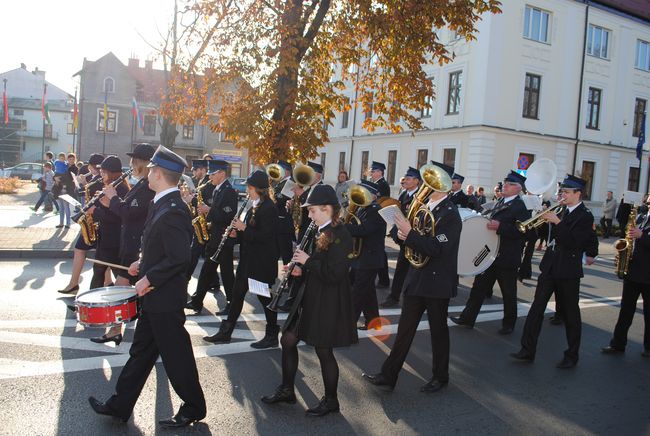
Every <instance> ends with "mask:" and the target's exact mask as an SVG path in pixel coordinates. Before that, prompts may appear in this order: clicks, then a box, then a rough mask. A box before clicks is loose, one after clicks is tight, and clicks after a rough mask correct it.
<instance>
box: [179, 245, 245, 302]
mask: <svg viewBox="0 0 650 436" xmlns="http://www.w3.org/2000/svg"><path fill="white" fill-rule="evenodd" d="M233 248H234V247H233V246H232V245H229V244H226V245H225V246H224V247H223V249H222V250H221V253H219V258H218V259H217V262H213V261H212V260H210V257H211V256H212V255H213V254H214V253H211V252H210V251H208V250H206V256H205V260H204V261H203V266H202V267H201V274H200V275H199V280H198V283H197V284H196V290H195V291H194V294H192V297H190V304H191V305H192V307H193V308H194V309H196V310H200V309H201V308H202V307H203V300H204V299H205V294H207V292H208V289H211V288H214V287H215V283H216V288H217V289H218V288H219V275H218V274H217V267H218V268H219V269H220V270H221V280H222V282H223V289H224V291H225V293H226V300H227V301H230V300H232V289H233V285H234V283H235V272H234V269H233Z"/></svg>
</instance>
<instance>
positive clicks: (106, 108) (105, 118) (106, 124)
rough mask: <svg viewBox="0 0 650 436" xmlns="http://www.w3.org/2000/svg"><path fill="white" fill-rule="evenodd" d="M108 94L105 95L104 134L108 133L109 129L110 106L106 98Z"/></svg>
mask: <svg viewBox="0 0 650 436" xmlns="http://www.w3.org/2000/svg"><path fill="white" fill-rule="evenodd" d="M107 97H108V93H106V92H105V93H104V133H106V128H107V127H108V104H107V103H106V98H107Z"/></svg>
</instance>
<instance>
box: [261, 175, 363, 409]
mask: <svg viewBox="0 0 650 436" xmlns="http://www.w3.org/2000/svg"><path fill="white" fill-rule="evenodd" d="M303 207H305V208H307V209H308V210H309V217H310V218H311V219H312V220H313V221H314V222H315V223H316V224H317V225H318V233H317V234H316V244H315V245H316V247H315V249H313V250H311V251H312V252H311V253H306V252H304V251H301V250H297V251H296V252H295V253H294V255H293V261H294V262H296V263H297V264H300V265H303V266H302V268H298V267H296V269H294V272H293V274H294V275H302V276H304V279H305V283H306V284H305V287H304V291H303V294H302V298H301V297H300V296H298V297H297V298H296V299H295V300H294V305H293V307H292V309H291V312H290V314H289V317H288V318H287V321H286V322H285V324H284V326H283V328H282V331H283V334H282V340H281V344H282V384H281V385H280V386H279V387H278V388H277V389H276V391H275V393H273V394H272V395H268V396H264V397H262V401H263V402H264V403H267V404H274V403H281V402H285V403H291V404H293V403H295V402H296V395H295V393H294V381H295V378H296V372H297V370H298V348H297V345H298V342H299V341H303V342H305V343H307V344H308V345H311V346H313V347H315V348H316V355H317V356H318V360H319V361H320V365H321V373H322V376H323V384H324V387H325V396H323V397H322V398H321V400H320V403H319V404H318V405H317V406H315V407H311V408H309V409H307V415H309V416H323V415H326V414H328V413H330V412H338V411H339V402H338V396H337V385H338V378H339V368H338V364H337V362H336V358H335V357H334V353H333V348H335V347H345V346H349V345H351V344H354V343H356V342H357V340H358V339H357V332H356V329H355V325H354V321H353V314H352V313H353V308H352V297H351V295H350V282H349V280H348V270H349V267H350V259H349V257H348V255H349V254H350V252H351V251H352V238H351V236H350V234H349V233H348V231H347V230H346V228H345V226H344V225H341V222H340V218H339V215H340V209H341V206H340V205H339V202H338V199H337V197H336V192H335V191H334V189H333V188H332V187H331V186H328V185H317V186H315V187H314V188H313V189H312V190H311V192H310V194H309V197H308V198H307V202H306V203H305V204H304V205H303Z"/></svg>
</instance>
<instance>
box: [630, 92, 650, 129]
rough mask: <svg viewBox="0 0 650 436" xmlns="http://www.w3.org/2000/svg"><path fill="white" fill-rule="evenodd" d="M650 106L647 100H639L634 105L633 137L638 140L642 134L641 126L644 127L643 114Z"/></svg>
mask: <svg viewBox="0 0 650 436" xmlns="http://www.w3.org/2000/svg"><path fill="white" fill-rule="evenodd" d="M647 104H648V101H647V100H644V99H642V98H637V99H636V103H635V105H634V126H632V136H634V137H635V138H638V137H639V135H640V134H641V126H642V125H643V113H644V112H645V108H646V106H647Z"/></svg>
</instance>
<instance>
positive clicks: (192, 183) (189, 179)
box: [182, 174, 196, 194]
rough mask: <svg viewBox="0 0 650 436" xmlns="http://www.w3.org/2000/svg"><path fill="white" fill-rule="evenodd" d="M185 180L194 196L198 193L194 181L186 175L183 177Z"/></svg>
mask: <svg viewBox="0 0 650 436" xmlns="http://www.w3.org/2000/svg"><path fill="white" fill-rule="evenodd" d="M182 177H183V180H185V183H186V184H187V189H188V190H189V191H190V193H192V194H194V192H196V186H194V182H193V181H192V178H191V177H190V176H188V175H186V174H183V175H182Z"/></svg>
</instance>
